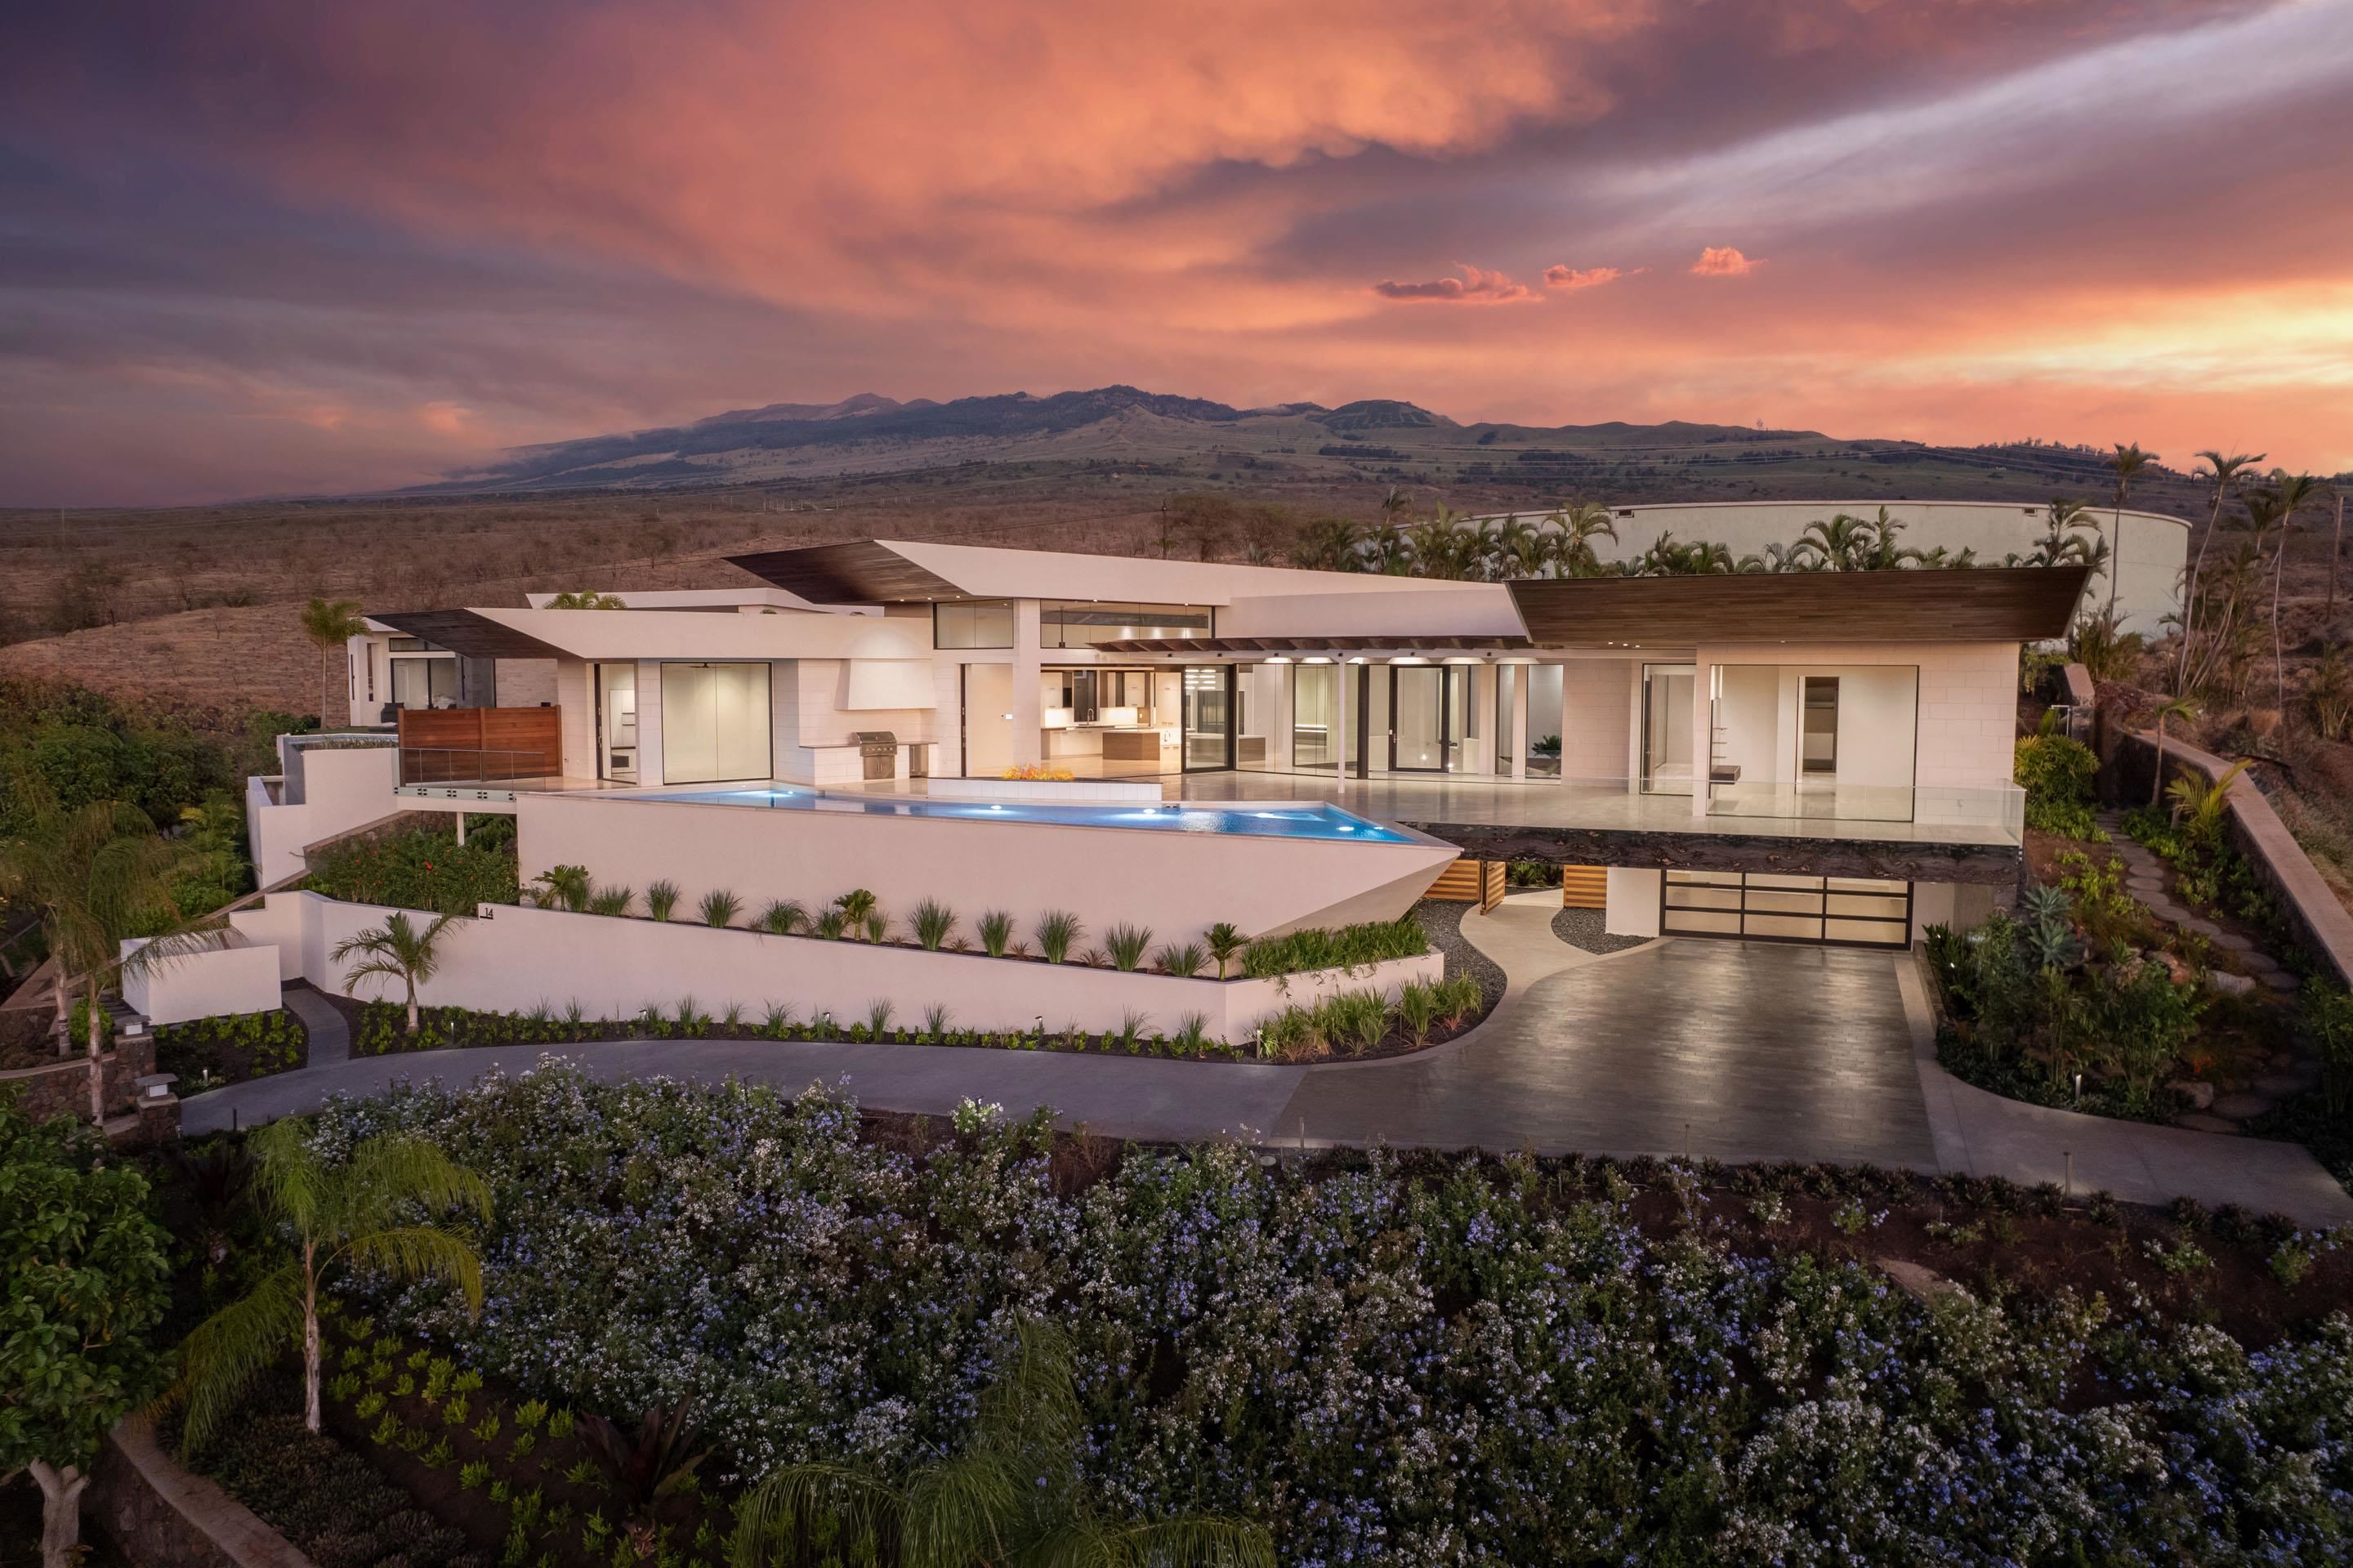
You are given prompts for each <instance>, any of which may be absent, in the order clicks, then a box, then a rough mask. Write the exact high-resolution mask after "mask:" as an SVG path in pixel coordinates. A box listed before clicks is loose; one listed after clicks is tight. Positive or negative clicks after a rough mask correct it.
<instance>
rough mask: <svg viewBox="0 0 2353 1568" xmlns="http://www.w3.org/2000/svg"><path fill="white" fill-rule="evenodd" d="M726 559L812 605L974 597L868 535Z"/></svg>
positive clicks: (932, 601)
mask: <svg viewBox="0 0 2353 1568" xmlns="http://www.w3.org/2000/svg"><path fill="white" fill-rule="evenodd" d="M727 563H728V565H730V566H733V567H742V568H743V569H744V570H745V571H747V572H749V573H751V574H752V575H753V576H754V577H758V578H760V579H761V580H762V581H763V582H766V583H769V584H772V585H774V586H775V587H776V588H783V589H784V590H785V591H786V593H790V594H797V595H798V596H799V597H801V598H802V599H807V601H808V602H809V603H811V604H939V603H954V602H955V601H957V600H959V599H971V598H973V597H975V596H973V595H971V594H968V593H966V592H965V590H964V589H963V588H958V587H957V586H956V585H955V584H954V583H952V582H950V581H948V580H947V578H945V577H941V576H940V575H939V574H938V573H937V572H934V571H931V570H929V569H928V568H926V567H919V566H917V565H916V564H915V563H914V562H913V561H911V560H909V559H908V558H907V557H906V556H902V555H901V554H900V553H899V552H898V551H896V550H894V549H892V548H891V546H888V545H884V544H880V543H878V542H876V541H874V540H872V539H859V540H853V541H851V542H849V543H847V544H841V545H811V546H807V547H806V548H803V549H797V550H764V551H761V552H760V553H758V554H756V555H749V556H728V557H727Z"/></svg>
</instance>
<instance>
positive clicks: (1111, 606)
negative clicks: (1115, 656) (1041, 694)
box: [1038, 599, 1213, 648]
mask: <svg viewBox="0 0 2353 1568" xmlns="http://www.w3.org/2000/svg"><path fill="white" fill-rule="evenodd" d="M1212 620H1213V618H1212V616H1211V614H1210V611H1209V609H1208V606H1206V605H1184V604H1120V603H1111V602H1107V601H1103V600H1098V599H1046V600H1044V601H1043V602H1042V603H1040V604H1039V607H1038V641H1039V642H1040V643H1041V644H1043V645H1044V646H1046V647H1048V648H1084V647H1087V646H1089V645H1091V644H1092V643H1096V642H1128V641H1136V640H1139V639H1142V638H1148V637H1207V636H1209V635H1210V633H1211V628H1212Z"/></svg>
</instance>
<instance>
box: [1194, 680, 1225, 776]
mask: <svg viewBox="0 0 2353 1568" xmlns="http://www.w3.org/2000/svg"><path fill="white" fill-rule="evenodd" d="M1233 765H1234V670H1233V666H1232V665H1230V664H1188V665H1187V666H1186V669H1185V771H1186V772H1187V773H1207V772H1216V771H1219V770H1220V769H1223V768H1231V767H1232V766H1233Z"/></svg>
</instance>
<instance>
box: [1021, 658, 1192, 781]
mask: <svg viewBox="0 0 2353 1568" xmlns="http://www.w3.org/2000/svg"><path fill="white" fill-rule="evenodd" d="M1184 679H1185V677H1184V672H1183V671H1181V670H1176V669H1157V670H1146V669H1118V668H1107V667H1103V666H1093V667H1089V668H1084V669H1060V670H1054V669H1050V670H1047V671H1045V672H1043V673H1041V674H1040V676H1039V711H1040V723H1041V726H1042V727H1043V731H1044V733H1043V735H1042V736H1041V737H1040V740H1041V744H1040V747H1039V755H1040V756H1041V757H1043V758H1044V759H1045V765H1046V766H1047V767H1049V768H1067V769H1069V771H1070V772H1071V774H1072V775H1073V776H1074V777H1076V778H1080V779H1132V778H1135V779H1140V778H1149V777H1155V776H1157V775H1159V774H1163V773H1175V772H1176V771H1178V770H1179V769H1180V768H1181V766H1182V762H1183V751H1182V748H1183V746H1184V713H1185V692H1184Z"/></svg>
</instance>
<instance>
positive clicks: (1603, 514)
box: [1545, 501, 1618, 577]
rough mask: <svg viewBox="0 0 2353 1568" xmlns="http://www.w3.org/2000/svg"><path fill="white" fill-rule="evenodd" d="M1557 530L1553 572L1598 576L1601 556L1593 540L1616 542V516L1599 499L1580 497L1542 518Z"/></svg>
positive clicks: (1566, 575) (1553, 554)
mask: <svg viewBox="0 0 2353 1568" xmlns="http://www.w3.org/2000/svg"><path fill="white" fill-rule="evenodd" d="M1545 521H1546V522H1547V523H1550V524H1552V525H1553V526H1554V527H1555V528H1556V529H1557V530H1558V532H1556V534H1554V535H1553V536H1552V558H1553V574H1554V575H1555V576H1556V577H1599V576H1600V575H1601V557H1600V556H1599V555H1598V554H1596V553H1595V551H1594V548H1593V541H1594V540H1596V539H1607V540H1609V542H1610V543H1611V544H1613V545H1614V544H1616V543H1617V542H1618V524H1617V520H1616V519H1615V518H1613V517H1612V516H1611V515H1610V512H1609V508H1608V507H1607V506H1604V505H1602V504H1601V503H1599V502H1598V501H1579V502H1575V503H1571V504H1570V505H1567V506H1565V507H1563V508H1562V509H1561V510H1559V511H1557V512H1556V513H1554V514H1552V515H1551V516H1550V517H1547V518H1546V519H1545Z"/></svg>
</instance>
